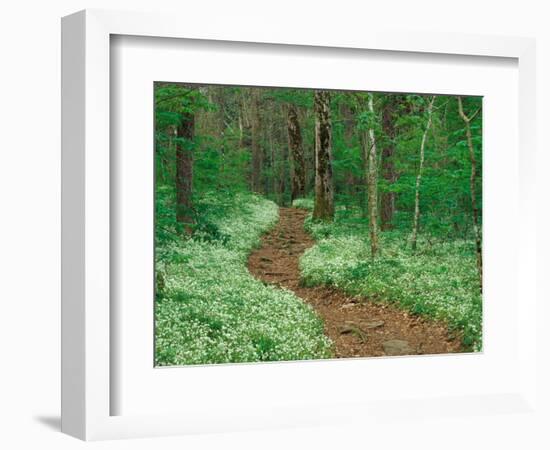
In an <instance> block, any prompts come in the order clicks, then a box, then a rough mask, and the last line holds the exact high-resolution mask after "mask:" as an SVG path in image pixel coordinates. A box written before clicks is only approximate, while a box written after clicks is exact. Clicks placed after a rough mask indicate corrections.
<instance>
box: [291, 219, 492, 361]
mask: <svg viewBox="0 0 550 450" xmlns="http://www.w3.org/2000/svg"><path fill="white" fill-rule="evenodd" d="M306 228H307V229H308V230H309V231H310V232H311V233H312V234H313V235H314V236H315V237H316V238H317V239H318V242H317V244H316V245H315V246H313V247H312V248H310V249H309V250H308V251H306V252H305V253H304V255H303V256H302V258H301V260H300V270H301V275H302V278H303V281H304V282H305V283H306V284H307V285H319V284H327V285H333V286H336V287H338V288H341V289H343V290H345V291H347V292H349V293H352V294H354V295H362V296H365V297H367V298H371V299H373V300H382V301H392V302H396V303H398V304H400V305H401V306H403V307H404V308H406V309H408V310H410V311H411V312H413V313H416V314H425V315H427V316H429V317H433V318H436V319H441V320H445V321H446V322H447V323H448V324H449V327H450V328H451V329H459V330H460V331H461V332H462V333H463V335H464V344H465V346H466V347H467V348H470V349H472V350H475V351H479V350H481V345H482V328H481V324H482V300H481V294H480V290H479V279H478V275H477V266H476V256H475V249H474V246H473V243H472V242H468V241H463V240H454V241H445V242H444V241H438V242H432V241H429V240H428V239H427V238H426V237H420V238H419V242H418V248H419V249H421V250H420V251H418V252H417V253H416V254H413V253H412V252H411V251H410V249H409V248H408V246H407V242H408V235H407V234H406V233H403V232H399V231H392V232H388V233H382V236H381V239H382V246H381V247H382V249H383V252H382V255H381V256H380V257H377V258H374V259H373V258H371V257H370V243H369V237H368V227H365V226H362V227H353V226H351V225H349V224H343V223H339V222H338V220H337V221H336V222H335V223H333V224H326V223H324V224H322V223H314V222H312V221H311V220H307V221H306Z"/></svg>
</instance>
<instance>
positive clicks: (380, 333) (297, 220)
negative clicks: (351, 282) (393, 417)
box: [248, 208, 463, 358]
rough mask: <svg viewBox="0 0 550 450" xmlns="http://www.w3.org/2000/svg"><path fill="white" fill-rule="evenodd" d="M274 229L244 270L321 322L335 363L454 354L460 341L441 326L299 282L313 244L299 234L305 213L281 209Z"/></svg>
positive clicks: (382, 304) (384, 304) (392, 307)
mask: <svg viewBox="0 0 550 450" xmlns="http://www.w3.org/2000/svg"><path fill="white" fill-rule="evenodd" d="M279 214H280V220H279V222H278V224H277V225H276V227H275V228H274V229H273V230H272V231H270V232H269V233H268V234H266V235H265V236H264V237H263V238H262V245H261V247H260V248H258V249H257V250H255V251H254V252H253V253H252V254H251V255H250V258H249V261H248V268H249V270H250V272H251V273H252V274H253V275H254V276H255V277H256V278H258V279H260V280H262V281H264V282H267V283H270V284H273V285H276V286H279V287H282V288H286V289H289V290H291V291H293V292H294V293H295V294H296V295H297V296H298V297H300V298H301V299H303V300H304V301H305V302H307V303H309V304H310V305H311V306H312V307H313V308H314V309H315V311H317V313H318V314H319V316H321V317H322V319H323V321H324V323H325V334H326V335H327V336H329V337H330V338H331V339H332V341H333V342H334V352H335V355H334V356H335V357H337V358H349V357H367V356H386V355H411V354H414V355H420V354H436V353H457V352H461V351H463V349H462V346H461V336H459V335H451V334H450V333H449V332H448V327H447V325H446V324H445V323H444V322H437V321H434V320H430V319H425V318H423V317H419V316H415V315H412V314H410V313H408V312H406V311H404V310H402V309H400V308H398V307H397V306H395V305H392V304H391V302H379V301H378V302H375V301H371V300H369V299H368V298H364V297H354V296H350V295H347V294H346V293H344V292H342V291H340V290H338V289H334V288H331V287H326V286H318V287H304V286H302V285H301V283H300V269H299V267H298V262H299V259H300V256H301V255H302V253H304V251H305V250H306V249H308V248H309V247H311V246H312V245H313V244H314V243H315V242H314V240H313V239H312V238H311V236H309V234H308V233H307V232H306V231H305V230H304V219H305V218H306V216H307V214H308V213H307V211H305V210H302V209H296V208H280V210H279Z"/></svg>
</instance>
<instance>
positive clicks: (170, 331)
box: [155, 193, 331, 365]
mask: <svg viewBox="0 0 550 450" xmlns="http://www.w3.org/2000/svg"><path fill="white" fill-rule="evenodd" d="M200 209H201V212H202V214H203V215H204V216H206V217H208V222H207V223H209V225H208V226H207V227H206V228H208V227H212V228H213V230H214V231H208V230H204V226H201V228H198V231H199V232H198V233H197V234H198V235H197V236H196V237H195V235H194V236H193V238H190V239H187V240H182V239H180V240H175V241H171V242H167V241H162V242H161V248H160V249H159V248H157V255H164V256H165V257H164V258H160V259H157V272H158V273H162V274H164V275H163V278H164V287H163V290H162V295H161V296H159V297H158V300H157V302H156V306H155V311H156V315H155V322H156V327H155V330H156V340H155V345H156V356H155V359H156V364H157V365H180V364H209V363H230V362H231V363H235V362H247V361H283V360H297V359H300V360H301V359H313V358H315V359H317V358H325V357H329V356H331V343H330V342H329V341H328V339H327V338H326V337H325V336H324V333H323V323H322V321H321V320H320V319H319V317H318V316H317V315H316V314H315V312H314V311H313V310H312V309H311V308H310V307H309V306H308V305H306V304H305V303H303V302H302V301H301V300H300V299H299V298H297V297H296V296H295V295H294V294H293V293H291V292H289V291H286V290H280V289H277V288H274V287H270V286H265V285H264V284H263V283H261V282H260V281H258V280H256V279H255V278H253V277H252V276H251V275H250V273H249V272H248V270H247V268H246V266H245V264H246V260H247V256H248V253H249V252H250V250H251V249H252V248H253V247H255V246H257V245H258V243H259V237H260V235H261V234H262V233H263V232H265V231H266V230H268V229H269V228H271V227H272V226H273V225H274V224H275V223H276V221H277V220H278V210H277V207H276V205H275V204H274V203H272V202H270V201H267V200H264V199H261V198H259V197H257V196H253V195H249V194H248V195H247V194H239V195H236V196H235V197H234V198H232V199H229V197H228V196H219V195H218V194H213V193H211V194H209V195H206V196H205V197H204V198H203V199H202V202H201V207H200ZM216 210H218V211H217V212H215V213H211V212H212V211H216ZM220 211H221V212H220ZM207 212H208V213H207ZM204 220H206V219H204ZM205 236H207V237H206V238H205ZM217 236H223V238H217ZM164 247H168V248H164Z"/></svg>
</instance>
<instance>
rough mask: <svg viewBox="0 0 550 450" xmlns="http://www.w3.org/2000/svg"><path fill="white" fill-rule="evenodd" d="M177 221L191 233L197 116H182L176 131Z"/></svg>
mask: <svg viewBox="0 0 550 450" xmlns="http://www.w3.org/2000/svg"><path fill="white" fill-rule="evenodd" d="M176 135H177V140H176V142H177V143H176V220H177V221H178V222H179V223H181V224H183V225H184V227H185V230H186V231H187V232H188V233H189V232H190V230H191V228H190V225H191V224H192V222H193V215H192V208H193V203H192V194H193V139H194V137H195V115H194V114H189V113H188V114H182V117H181V121H180V124H179V125H178V127H177V129H176Z"/></svg>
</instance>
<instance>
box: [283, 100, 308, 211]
mask: <svg viewBox="0 0 550 450" xmlns="http://www.w3.org/2000/svg"><path fill="white" fill-rule="evenodd" d="M287 128H288V147H289V150H290V155H291V158H292V192H291V198H290V201H291V202H292V200H294V199H297V198H303V197H304V196H305V189H306V164H305V161H304V148H303V145H302V131H301V129H300V122H299V120H298V113H297V111H296V106H295V105H293V104H292V103H290V104H289V105H288V108H287Z"/></svg>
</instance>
